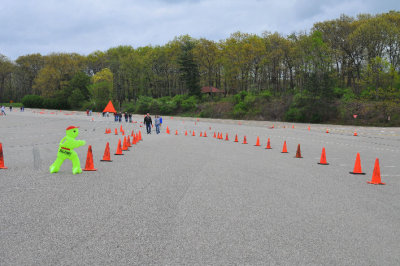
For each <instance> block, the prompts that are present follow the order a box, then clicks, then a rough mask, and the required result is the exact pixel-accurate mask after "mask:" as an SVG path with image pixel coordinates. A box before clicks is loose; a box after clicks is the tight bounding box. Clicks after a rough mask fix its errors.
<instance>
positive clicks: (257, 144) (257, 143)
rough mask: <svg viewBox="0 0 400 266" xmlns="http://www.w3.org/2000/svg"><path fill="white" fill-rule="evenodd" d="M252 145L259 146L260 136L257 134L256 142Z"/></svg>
mask: <svg viewBox="0 0 400 266" xmlns="http://www.w3.org/2000/svg"><path fill="white" fill-rule="evenodd" d="M254 146H260V137H259V136H257V142H256V145H254Z"/></svg>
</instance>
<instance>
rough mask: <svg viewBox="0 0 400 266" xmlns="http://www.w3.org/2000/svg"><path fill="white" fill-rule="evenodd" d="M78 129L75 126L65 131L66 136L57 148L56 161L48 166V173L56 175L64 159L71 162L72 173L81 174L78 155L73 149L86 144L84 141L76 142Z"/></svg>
mask: <svg viewBox="0 0 400 266" xmlns="http://www.w3.org/2000/svg"><path fill="white" fill-rule="evenodd" d="M78 134H79V129H78V127H75V126H69V127H67V130H66V136H65V137H64V138H63V139H62V140H61V141H60V146H59V148H58V153H57V159H56V160H55V162H54V163H53V164H52V165H51V166H50V168H49V170H50V173H57V172H58V171H59V170H60V167H61V165H62V163H63V162H64V160H65V159H69V160H71V161H72V173H73V174H74V175H75V174H80V173H82V169H81V162H80V161H79V157H78V154H77V153H76V152H75V151H74V149H75V148H78V147H80V146H83V145H85V144H86V141H84V140H76V139H75V138H76V137H78Z"/></svg>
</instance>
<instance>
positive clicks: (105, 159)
mask: <svg viewBox="0 0 400 266" xmlns="http://www.w3.org/2000/svg"><path fill="white" fill-rule="evenodd" d="M100 161H102V162H112V160H111V158H110V144H109V143H108V142H107V144H106V149H105V150H104V155H103V159H102V160H100Z"/></svg>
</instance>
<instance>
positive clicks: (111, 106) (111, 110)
mask: <svg viewBox="0 0 400 266" xmlns="http://www.w3.org/2000/svg"><path fill="white" fill-rule="evenodd" d="M106 112H109V113H116V112H117V111H115V108H114V105H113V104H112V102H111V101H109V102H108V104H107V106H106V108H104V110H103V113H106Z"/></svg>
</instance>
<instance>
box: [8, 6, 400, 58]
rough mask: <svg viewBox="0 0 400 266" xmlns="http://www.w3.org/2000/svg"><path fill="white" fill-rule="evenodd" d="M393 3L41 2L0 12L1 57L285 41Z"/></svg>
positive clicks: (373, 11) (381, 10) (379, 11)
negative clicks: (194, 42) (237, 40)
mask: <svg viewBox="0 0 400 266" xmlns="http://www.w3.org/2000/svg"><path fill="white" fill-rule="evenodd" d="M398 7H399V4H398V3H397V0H391V1H389V0H382V1H380V2H379V3H377V2H376V1H373V0H367V1H365V0H364V1H363V0H337V1H335V2H331V1H318V0H281V1H272V0H247V1H245V0H170V1H167V0H148V1H140V0H133V1H129V0H102V1H95V0H86V1H79V0H64V1H56V0H41V1H33V0H30V1H22V0H20V1H18V0H16V1H7V3H4V4H2V5H0V25H2V27H1V30H0V53H2V54H4V55H6V56H8V57H10V58H11V59H16V58H17V57H18V56H20V55H24V54H28V53H36V52H40V53H42V54H48V53H51V52H78V53H82V54H88V53H91V52H93V51H95V50H106V49H108V48H110V47H115V46H118V45H132V46H134V47H138V46H144V45H148V44H153V45H157V44H164V43H166V42H168V41H170V40H172V39H173V38H174V37H175V36H179V35H183V34H189V35H191V36H193V37H196V38H198V37H205V38H208V39H213V40H220V39H224V38H227V37H228V36H229V35H230V34H231V33H233V32H235V31H242V32H248V33H256V34H261V33H262V32H263V31H266V30H268V31H272V32H274V31H278V32H281V33H284V34H289V33H291V32H293V31H300V30H309V29H310V28H311V27H312V25H313V23H315V22H318V21H323V20H326V19H335V18H338V17H339V16H340V14H342V13H345V14H348V15H351V16H355V15H357V14H358V13H381V12H387V11H389V10H391V9H398Z"/></svg>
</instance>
